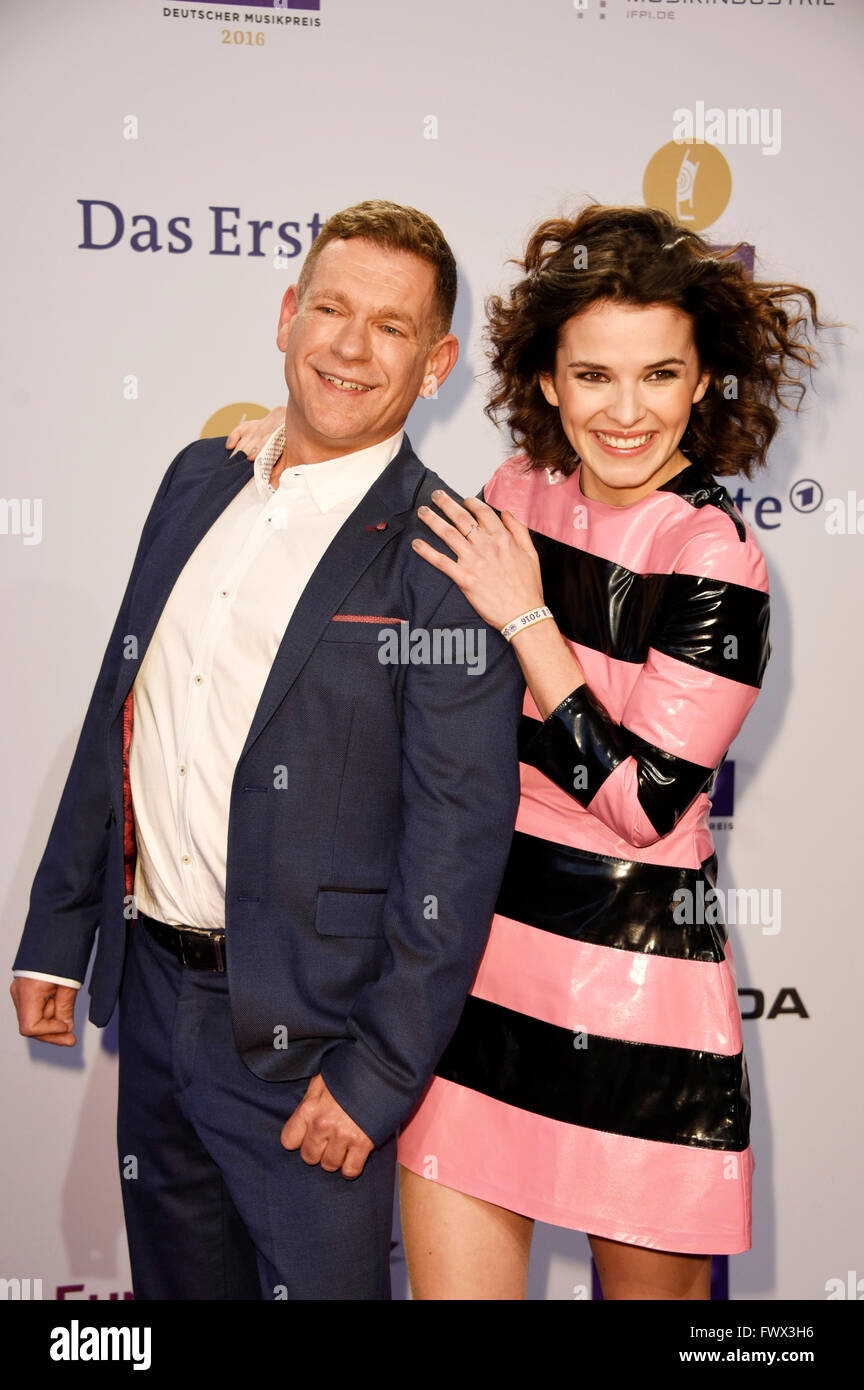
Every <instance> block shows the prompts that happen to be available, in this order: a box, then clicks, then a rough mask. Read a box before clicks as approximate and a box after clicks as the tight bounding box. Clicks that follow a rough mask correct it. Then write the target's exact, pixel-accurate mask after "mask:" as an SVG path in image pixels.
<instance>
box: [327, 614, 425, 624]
mask: <svg viewBox="0 0 864 1390" xmlns="http://www.w3.org/2000/svg"><path fill="white" fill-rule="evenodd" d="M330 621H331V622H333V623H407V621H408V619H407V618H388V617H382V616H381V615H380V614H378V613H334V614H333V617H332V618H331V619H330Z"/></svg>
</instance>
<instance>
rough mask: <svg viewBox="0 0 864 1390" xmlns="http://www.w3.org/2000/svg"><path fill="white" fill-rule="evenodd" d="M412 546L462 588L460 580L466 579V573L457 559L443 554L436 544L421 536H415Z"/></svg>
mask: <svg viewBox="0 0 864 1390" xmlns="http://www.w3.org/2000/svg"><path fill="white" fill-rule="evenodd" d="M411 548H412V550H416V551H417V554H418V555H420V556H422V558H423V559H424V560H428V561H429V564H430V565H434V567H435V569H436V570H440V571H441V573H442V574H446V575H448V576H449V578H450V579H452V580H453V581H454V582H455V583H456V584H459V587H460V589H461V588H462V585H461V584H460V583H459V581H460V580H463V581H464V578H465V575H464V573H463V572H462V571H461V570H460V569H459V566H458V564H457V563H456V561H455V560H451V559H449V558H448V556H446V555H442V554H441V551H440V550H436V549H435V547H434V545H430V544H429V542H428V541H424V540H421V539H420V537H419V536H415V537H414V539H413V541H412V542H411ZM462 592H463V593H464V592H465V590H464V589H462Z"/></svg>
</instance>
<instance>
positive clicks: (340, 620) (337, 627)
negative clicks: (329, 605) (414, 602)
mask: <svg viewBox="0 0 864 1390" xmlns="http://www.w3.org/2000/svg"><path fill="white" fill-rule="evenodd" d="M403 623H407V619H406V618H400V617H398V616H394V615H391V614H386V613H383V614H378V613H336V614H334V616H333V617H332V618H331V619H330V621H329V623H328V624H327V627H326V628H325V629H324V632H323V633H322V635H321V640H322V641H324V642H368V643H370V644H372V645H376V646H381V645H382V644H383V643H385V642H390V643H392V640H393V638H392V634H393V633H395V634H396V636H397V639H398V634H399V630H400V626H401V625H402V624H403Z"/></svg>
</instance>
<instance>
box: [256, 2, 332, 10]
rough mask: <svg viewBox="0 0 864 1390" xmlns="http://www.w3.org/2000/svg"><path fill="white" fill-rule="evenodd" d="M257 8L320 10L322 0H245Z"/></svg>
mask: <svg viewBox="0 0 864 1390" xmlns="http://www.w3.org/2000/svg"><path fill="white" fill-rule="evenodd" d="M244 3H245V4H246V5H247V6H248V7H249V8H250V9H256V10H320V8H321V0H244Z"/></svg>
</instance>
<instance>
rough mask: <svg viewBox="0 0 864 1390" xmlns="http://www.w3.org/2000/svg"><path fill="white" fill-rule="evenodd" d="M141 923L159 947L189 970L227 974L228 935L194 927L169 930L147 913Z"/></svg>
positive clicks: (139, 917) (141, 913)
mask: <svg viewBox="0 0 864 1390" xmlns="http://www.w3.org/2000/svg"><path fill="white" fill-rule="evenodd" d="M138 921H139V922H141V923H142V924H143V925H144V926H145V927H146V929H147V931H148V932H149V934H150V935H151V936H152V938H153V940H154V941H156V942H158V943H159V945H160V946H164V947H165V949H166V950H168V951H170V952H171V954H172V956H176V958H177V960H179V962H180V964H181V965H185V967H186V969H187V970H215V971H218V972H219V974H224V973H225V933H224V932H210V931H200V930H198V929H196V928H194V927H169V926H168V924H167V922H157V921H156V919H155V918H154V917H148V916H147V914H146V912H139V913H138Z"/></svg>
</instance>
